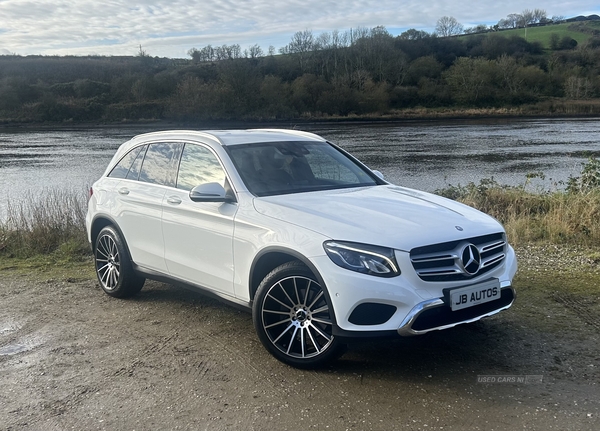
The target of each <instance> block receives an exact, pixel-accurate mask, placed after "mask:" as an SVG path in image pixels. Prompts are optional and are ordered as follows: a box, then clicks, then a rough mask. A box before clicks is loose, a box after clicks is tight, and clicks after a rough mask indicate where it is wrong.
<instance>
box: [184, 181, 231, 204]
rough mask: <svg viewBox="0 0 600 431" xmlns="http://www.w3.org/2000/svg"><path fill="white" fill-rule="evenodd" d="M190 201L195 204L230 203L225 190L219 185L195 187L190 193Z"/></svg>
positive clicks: (207, 184)
mask: <svg viewBox="0 0 600 431" xmlns="http://www.w3.org/2000/svg"><path fill="white" fill-rule="evenodd" d="M190 199H191V200H192V201H194V202H230V201H231V198H230V197H229V196H228V195H227V192H226V191H225V188H224V187H223V186H222V185H221V184H219V183H206V184H200V185H199V186H196V187H194V188H193V189H192V190H191V191H190Z"/></svg>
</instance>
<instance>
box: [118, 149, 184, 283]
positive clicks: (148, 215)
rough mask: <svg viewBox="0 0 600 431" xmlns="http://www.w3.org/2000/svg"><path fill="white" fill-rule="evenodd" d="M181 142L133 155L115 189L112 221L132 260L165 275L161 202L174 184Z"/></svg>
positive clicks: (144, 150)
mask: <svg viewBox="0 0 600 431" xmlns="http://www.w3.org/2000/svg"><path fill="white" fill-rule="evenodd" d="M182 148H183V144H181V143H172V142H171V143H169V142H167V143H164V142H158V143H151V144H149V145H147V146H144V149H143V150H141V151H140V153H139V154H138V155H137V157H136V159H135V161H134V162H133V164H132V165H131V167H130V169H129V171H128V173H127V176H126V177H125V178H124V179H122V180H121V181H120V182H119V184H118V185H117V186H116V193H115V195H116V199H117V205H116V206H115V212H116V214H115V218H116V221H117V223H118V225H119V227H120V229H121V231H122V232H123V235H124V237H125V241H126V242H127V245H128V246H129V251H130V253H131V258H132V260H133V261H134V262H135V263H136V264H138V265H140V266H143V267H145V268H149V269H153V270H156V271H159V272H163V273H167V266H166V263H165V260H164V238H163V232H162V220H161V218H162V202H163V197H164V195H165V193H166V191H167V189H169V187H171V186H173V185H174V184H175V176H176V172H177V163H178V161H179V156H180V154H181V149H182Z"/></svg>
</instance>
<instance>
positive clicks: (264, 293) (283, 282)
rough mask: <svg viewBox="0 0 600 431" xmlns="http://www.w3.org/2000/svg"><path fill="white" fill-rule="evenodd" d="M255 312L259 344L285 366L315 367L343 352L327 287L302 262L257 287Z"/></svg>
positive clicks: (273, 274)
mask: <svg viewBox="0 0 600 431" xmlns="http://www.w3.org/2000/svg"><path fill="white" fill-rule="evenodd" d="M252 311H253V313H252V316H253V321H254V327H255V329H256V332H257V334H258V337H259V338H260V341H261V342H262V344H263V345H264V346H265V347H266V348H267V350H268V351H269V352H271V354H273V356H275V357H276V358H277V359H279V360H280V361H282V362H284V363H286V364H289V365H292V366H294V367H298V368H314V367H317V366H321V365H323V364H325V363H327V362H329V361H330V360H332V359H334V358H335V357H337V356H338V355H339V353H340V343H339V340H337V339H336V338H335V337H334V336H333V323H334V322H333V316H334V314H333V309H332V307H331V304H330V303H329V298H328V297H327V295H326V292H325V288H324V287H323V286H321V285H320V284H319V282H318V281H317V280H316V278H315V276H314V274H313V273H312V272H311V271H310V270H309V269H308V268H307V267H306V266H305V265H304V264H302V263H301V262H297V261H294V262H287V263H284V264H283V265H281V266H279V267H277V268H275V269H274V270H273V271H271V272H270V273H269V274H268V275H267V276H266V277H265V278H264V280H263V281H262V282H261V284H260V286H259V287H258V290H257V292H256V297H255V298H254V304H253V310H252Z"/></svg>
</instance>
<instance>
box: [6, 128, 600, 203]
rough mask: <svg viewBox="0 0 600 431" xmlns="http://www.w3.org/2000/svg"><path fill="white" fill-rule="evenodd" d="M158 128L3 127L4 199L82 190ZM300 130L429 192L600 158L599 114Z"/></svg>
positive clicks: (557, 176) (561, 171) (518, 180)
mask: <svg viewBox="0 0 600 431" xmlns="http://www.w3.org/2000/svg"><path fill="white" fill-rule="evenodd" d="M259 127H264V125H261V126H259ZM276 127H284V126H276ZM157 128H160V127H159V126H156V125H148V126H136V127H119V126H116V127H97V128H88V129H85V128H73V129H60V130H9V129H0V203H4V202H6V198H7V197H10V198H11V199H18V198H19V197H20V196H23V195H24V194H25V193H26V192H27V191H28V190H33V191H35V190H36V189H41V188H44V187H64V186H67V187H69V188H74V189H80V190H81V192H82V193H84V192H85V189H86V188H87V187H88V186H89V185H90V184H91V183H92V182H93V181H94V180H95V179H97V178H98V177H99V176H100V175H101V174H102V172H103V171H104V169H105V167H106V165H107V163H108V161H109V160H110V159H111V157H112V155H113V154H114V152H115V150H116V149H117V147H118V146H119V145H120V144H121V143H123V142H125V141H126V140H128V139H129V138H131V137H132V136H134V135H136V134H140V133H144V132H150V131H155V130H156V129H157ZM298 128H299V129H302V130H307V131H311V132H315V133H318V134H321V135H322V136H324V137H326V138H327V139H329V140H330V141H332V142H334V143H336V144H338V145H340V146H342V147H343V148H345V149H347V150H348V151H350V152H351V153H353V154H354V155H355V156H357V157H358V158H359V159H361V160H362V161H363V162H365V163H366V164H367V165H368V166H370V167H371V168H373V169H378V170H380V171H381V172H383V174H384V175H385V176H386V179H387V180H388V181H390V182H392V183H395V184H400V185H404V186H407V187H413V188H417V189H421V190H427V191H433V190H436V189H438V188H441V187H444V186H445V185H446V184H455V185H456V184H459V183H460V184H466V183H468V182H469V181H473V182H479V180H480V179H482V178H490V177H494V179H496V180H497V181H498V182H500V183H503V184H511V185H518V184H523V183H524V182H525V176H526V174H527V173H531V172H539V171H542V172H544V173H545V175H546V178H547V180H546V181H545V182H544V184H545V185H546V187H551V185H550V184H551V182H550V180H549V179H551V180H552V181H553V182H559V181H566V180H567V179H568V177H569V176H570V175H578V174H579V172H580V170H581V164H582V163H583V162H585V160H586V159H587V157H588V156H590V155H596V156H599V155H600V120H596V119H583V120H582V119H557V120H554V119H539V120H486V121H451V122H450V121H445V122H440V121H431V122H403V123H382V124H339V123H333V124H323V123H315V124H303V125H300V126H299V127H298Z"/></svg>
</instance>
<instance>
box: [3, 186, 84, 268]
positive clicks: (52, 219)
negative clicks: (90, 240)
mask: <svg viewBox="0 0 600 431" xmlns="http://www.w3.org/2000/svg"><path fill="white" fill-rule="evenodd" d="M85 214H86V196H85V194H84V193H83V192H77V191H71V190H58V189H47V190H43V191H42V192H41V193H40V194H38V195H36V194H33V193H29V194H28V195H27V196H25V199H23V200H21V201H18V202H14V201H8V202H7V204H6V213H5V214H1V215H0V256H2V257H18V258H28V257H32V256H37V255H51V254H55V255H56V256H59V257H60V256H63V257H69V258H74V259H77V258H80V257H81V256H85V255H88V254H89V246H88V244H87V237H86V232H85Z"/></svg>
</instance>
